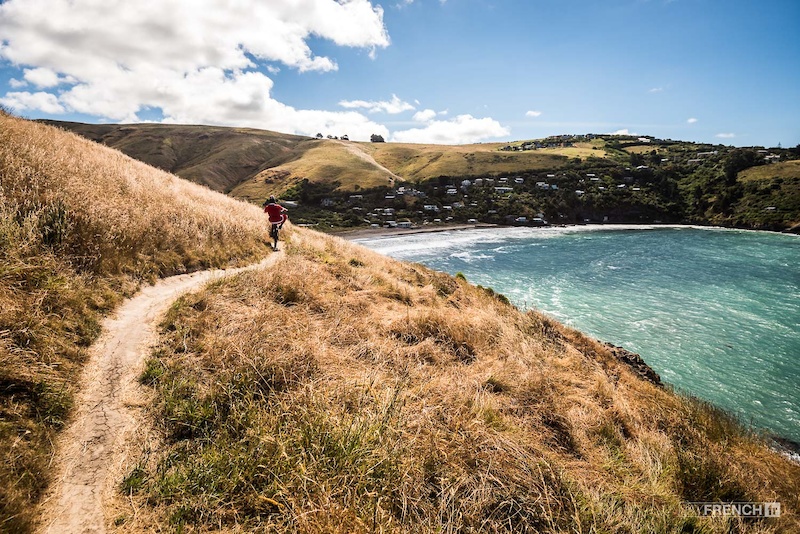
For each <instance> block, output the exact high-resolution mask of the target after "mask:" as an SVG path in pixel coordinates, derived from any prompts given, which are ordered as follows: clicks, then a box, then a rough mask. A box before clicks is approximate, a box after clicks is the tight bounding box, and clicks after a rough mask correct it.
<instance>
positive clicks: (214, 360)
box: [116, 230, 800, 533]
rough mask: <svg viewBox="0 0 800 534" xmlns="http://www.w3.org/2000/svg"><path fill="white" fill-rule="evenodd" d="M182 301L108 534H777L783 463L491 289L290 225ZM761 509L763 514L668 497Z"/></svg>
mask: <svg viewBox="0 0 800 534" xmlns="http://www.w3.org/2000/svg"><path fill="white" fill-rule="evenodd" d="M287 250H288V252H287V254H288V255H287V257H286V258H285V259H283V260H282V261H281V263H280V264H279V265H278V266H277V268H274V269H269V270H265V271H260V272H253V273H249V274H246V275H243V276H239V277H236V278H231V279H226V280H223V281H220V282H219V283H216V284H214V285H212V286H210V287H208V288H207V289H206V290H204V291H202V292H199V293H196V294H193V295H190V296H187V297H185V298H182V299H181V300H180V301H179V302H178V303H176V305H175V306H174V307H173V308H172V310H171V311H170V313H169V315H168V317H167V319H166V320H165V321H164V323H163V338H162V344H161V346H160V348H159V349H158V350H157V351H156V352H155V353H154V354H153V357H152V359H151V360H150V361H149V363H148V365H147V370H146V371H145V373H144V375H143V377H142V380H143V382H144V383H145V384H148V385H150V386H152V387H153V388H154V393H155V397H154V402H153V405H152V416H153V421H154V425H155V431H154V432H153V434H152V436H151V440H150V442H149V443H146V444H145V445H144V446H143V452H142V456H141V458H140V461H139V462H138V463H137V464H136V465H132V466H131V469H130V471H129V474H128V476H127V477H126V479H125V480H124V482H123V483H122V486H121V487H122V489H123V491H124V492H125V493H126V495H128V496H129V500H128V499H126V502H127V503H128V504H127V506H128V507H129V508H128V509H127V510H126V509H123V510H122V511H120V512H119V515H118V516H117V517H116V521H117V524H119V525H121V527H120V529H121V531H140V530H141V531H148V530H151V529H154V528H157V526H158V525H162V526H163V525H166V524H169V525H171V528H175V529H186V530H188V531H198V532H205V531H212V530H213V531H216V530H217V529H220V530H224V531H235V532H239V531H258V532H289V531H291V532H342V533H344V532H347V533H354V532H422V533H424V532H431V533H433V532H675V533H678V532H761V533H766V532H791V531H797V530H798V529H800V520H798V515H797V511H798V507H799V506H800V498H798V495H800V492H799V490H800V466H798V465H796V464H792V463H790V462H789V461H787V460H786V459H784V458H783V457H782V456H780V455H778V454H776V453H774V452H772V451H770V450H769V449H768V448H767V447H765V446H764V444H762V443H761V442H760V441H759V440H758V439H757V438H755V437H753V436H751V435H749V434H748V433H747V432H746V431H744V430H742V428H741V427H740V426H739V425H738V424H737V423H735V422H734V421H732V420H731V419H730V418H729V417H728V416H726V415H725V414H723V413H720V412H718V411H717V410H714V409H713V408H711V407H709V406H707V405H705V404H702V403H700V402H697V401H695V400H691V399H687V398H683V397H680V396H678V395H675V394H673V393H671V392H670V391H669V390H667V389H664V388H663V387H658V386H656V385H654V384H653V383H651V382H649V381H646V380H643V379H642V378H640V377H639V376H638V375H637V374H635V373H633V372H632V371H631V368H630V367H628V366H627V365H626V364H625V363H622V361H621V360H620V359H619V358H618V357H617V356H615V354H617V355H618V354H619V352H618V351H614V350H611V349H610V348H609V347H608V346H605V345H602V344H600V343H598V342H596V341H594V340H591V339H588V338H586V337H585V336H583V335H582V334H580V333H578V332H576V331H574V330H571V329H569V328H566V327H564V326H561V325H559V324H557V323H555V322H553V321H552V320H550V319H548V318H546V317H544V316H542V315H540V314H538V313H535V312H529V313H522V312H520V311H518V310H517V309H516V308H514V307H512V306H511V305H509V304H508V303H507V301H506V300H505V299H504V298H502V297H500V296H498V295H496V294H494V293H493V292H492V291H491V290H487V289H482V288H479V287H474V286H471V285H469V284H468V283H466V281H465V280H463V279H458V278H451V277H449V276H447V275H445V274H443V273H438V272H434V271H431V270H429V269H426V268H424V267H422V266H419V265H414V264H407V263H400V262H397V261H393V260H390V259H387V258H385V257H382V256H379V255H377V254H375V253H372V252H370V251H368V250H366V249H364V248H361V247H358V246H355V245H352V244H349V243H347V242H344V241H342V240H340V239H338V238H334V237H324V236H321V235H319V234H316V233H313V232H309V231H305V230H295V231H294V232H293V233H292V234H291V237H290V243H289V244H288V246H287ZM718 500H721V501H780V502H781V503H782V511H783V516H782V517H781V518H780V519H779V520H760V521H752V522H751V521H740V520H736V519H730V518H728V519H723V518H698V517H696V516H694V515H692V514H691V513H690V512H688V511H687V509H686V508H685V507H684V506H683V505H682V504H681V503H682V502H683V501H718Z"/></svg>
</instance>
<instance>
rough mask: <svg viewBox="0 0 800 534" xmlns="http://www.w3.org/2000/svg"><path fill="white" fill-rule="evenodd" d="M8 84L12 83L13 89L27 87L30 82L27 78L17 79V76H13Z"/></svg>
mask: <svg viewBox="0 0 800 534" xmlns="http://www.w3.org/2000/svg"><path fill="white" fill-rule="evenodd" d="M8 85H10V86H11V87H12V88H13V89H19V88H20V87H26V86H27V85H28V82H26V81H25V80H17V79H16V78H11V79H9V80H8Z"/></svg>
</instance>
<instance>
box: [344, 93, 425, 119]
mask: <svg viewBox="0 0 800 534" xmlns="http://www.w3.org/2000/svg"><path fill="white" fill-rule="evenodd" d="M339 105H340V106H342V107H343V108H348V109H358V108H363V109H366V110H368V111H369V112H370V113H378V112H381V111H382V112H384V113H389V114H391V115H396V114H398V113H402V112H404V111H411V110H412V109H414V106H412V105H411V104H409V103H408V102H404V101H402V100H400V99H399V98H398V97H397V95H392V99H391V100H389V101H385V100H383V101H381V100H378V101H376V100H370V101H367V100H342V101H341V102H339Z"/></svg>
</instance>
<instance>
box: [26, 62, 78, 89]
mask: <svg viewBox="0 0 800 534" xmlns="http://www.w3.org/2000/svg"><path fill="white" fill-rule="evenodd" d="M23 77H24V78H25V80H26V81H28V82H30V83H32V84H33V85H35V86H36V87H40V88H42V89H44V88H47V87H55V86H56V85H58V84H60V83H61V82H62V81H67V80H66V79H62V78H59V76H58V74H57V73H56V72H54V71H53V70H51V69H47V68H41V67H40V68H36V69H25V74H24V76H23Z"/></svg>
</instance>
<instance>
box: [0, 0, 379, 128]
mask: <svg viewBox="0 0 800 534" xmlns="http://www.w3.org/2000/svg"><path fill="white" fill-rule="evenodd" d="M44 13H46V14H47V16H43V14H44ZM98 21H102V24H98ZM311 36H313V37H315V38H322V39H327V40H329V41H332V42H333V43H335V44H336V45H339V46H348V47H359V48H366V49H369V50H371V51H373V52H374V51H375V50H376V49H377V48H383V47H386V46H388V45H389V36H388V33H387V31H386V28H385V27H384V24H383V9H382V8H381V7H380V6H373V5H372V3H371V2H370V1H369V0H350V1H347V2H339V1H337V0H303V1H302V2H298V1H296V0H270V1H269V2H263V1H260V0H239V1H237V2H234V3H229V2H218V1H215V0H171V1H170V2H156V1H147V2H127V1H125V0H104V1H102V2H98V1H96V0H7V1H5V2H3V3H0V43H2V45H0V59H5V60H8V61H10V62H11V63H13V64H15V65H18V66H24V67H32V68H30V69H26V71H25V76H24V77H25V81H26V82H29V83H31V84H33V85H35V86H37V87H39V88H48V87H49V88H52V87H54V86H55V85H60V84H63V83H65V84H68V85H70V86H71V87H68V88H63V87H62V90H61V91H60V92H59V93H58V94H55V93H47V92H44V93H33V94H31V93H22V92H19V93H8V94H7V95H5V98H4V99H3V102H4V105H8V106H10V107H14V108H15V109H24V110H33V109H38V110H40V111H43V112H45V113H55V112H58V113H61V112H64V111H65V110H66V111H77V112H80V113H86V114H89V115H94V116H99V117H103V118H107V119H111V120H119V121H136V120H138V117H137V113H139V112H140V110H142V109H145V108H151V109H161V110H162V111H163V115H164V118H165V120H166V121H167V122H189V123H208V124H229V125H234V124H235V125H246V126H254V127H258V128H268V129H280V130H282V131H294V132H297V133H311V134H313V133H316V131H319V129H328V128H321V126H320V125H330V127H329V129H335V130H336V131H340V132H343V131H344V129H349V130H350V131H348V132H347V133H348V134H349V135H351V136H352V137H354V138H355V137H356V136H360V137H363V138H366V139H368V138H369V134H370V133H387V131H386V129H385V128H384V127H382V126H380V125H376V124H374V123H371V122H370V121H369V120H368V119H367V118H366V117H364V116H363V115H361V114H359V113H355V112H330V111H319V110H297V109H294V108H292V107H290V106H286V105H284V104H282V103H280V102H278V101H276V100H275V99H273V98H272V97H271V96H270V90H271V89H272V80H271V79H270V78H269V77H267V76H266V75H265V74H264V73H262V72H260V71H258V70H257V68H258V67H259V66H263V65H264V64H265V63H266V62H280V63H283V64H284V65H286V66H287V67H290V68H294V69H297V70H298V71H301V72H303V71H321V72H326V71H331V70H336V69H337V68H338V66H337V64H336V62H335V60H334V59H332V58H329V57H326V56H317V55H315V54H314V53H313V52H312V50H311V48H310V47H309V45H308V42H307V41H308V39H309V38H310V37H311ZM267 68H268V67H267ZM48 95H49V96H48ZM53 110H59V111H53ZM356 132H363V133H361V134H358V133H356Z"/></svg>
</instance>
